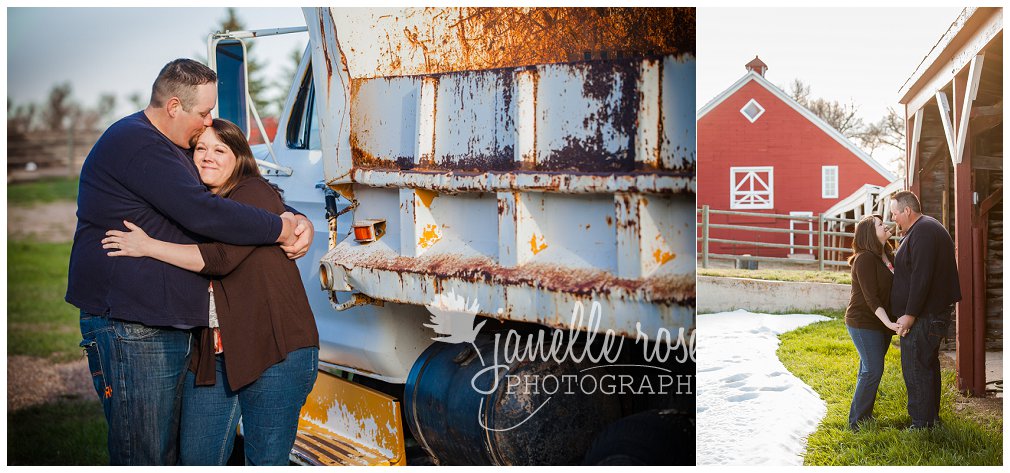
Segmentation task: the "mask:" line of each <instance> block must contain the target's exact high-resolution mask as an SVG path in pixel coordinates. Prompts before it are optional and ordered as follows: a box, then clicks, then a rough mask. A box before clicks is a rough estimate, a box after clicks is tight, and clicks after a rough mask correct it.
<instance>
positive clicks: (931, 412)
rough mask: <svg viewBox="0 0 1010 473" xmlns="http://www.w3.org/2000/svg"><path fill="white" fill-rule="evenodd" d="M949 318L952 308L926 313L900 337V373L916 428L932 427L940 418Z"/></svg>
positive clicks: (909, 414) (913, 424) (909, 411)
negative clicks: (943, 354) (942, 349)
mask: <svg viewBox="0 0 1010 473" xmlns="http://www.w3.org/2000/svg"><path fill="white" fill-rule="evenodd" d="M949 317H950V310H949V309H948V310H947V311H945V312H944V311H942V312H939V313H935V314H924V315H923V316H921V317H918V318H916V320H915V323H914V324H913V325H912V328H911V329H909V331H908V333H907V334H905V336H904V337H901V374H902V375H903V376H904V378H905V387H906V388H907V390H908V416H909V417H911V418H912V427H914V428H923V427H932V426H933V425H934V424H936V423H937V422H938V421H939V420H940V343H941V342H942V341H943V337H945V336H947V326H948V324H950V321H949Z"/></svg>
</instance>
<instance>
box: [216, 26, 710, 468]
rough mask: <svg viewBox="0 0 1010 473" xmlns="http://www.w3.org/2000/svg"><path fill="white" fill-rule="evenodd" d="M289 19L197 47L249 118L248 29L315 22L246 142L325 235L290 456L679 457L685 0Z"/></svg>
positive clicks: (224, 105) (316, 249)
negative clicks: (303, 395)
mask: <svg viewBox="0 0 1010 473" xmlns="http://www.w3.org/2000/svg"><path fill="white" fill-rule="evenodd" d="M303 12H304V15H305V25H304V26H298V27H293V28H282V29H277V30H259V31H246V32H225V33H220V34H215V35H212V36H211V37H210V38H209V41H208V43H209V44H208V48H209V59H210V62H211V65H212V67H214V68H215V69H216V70H217V71H218V74H219V104H218V107H217V108H216V110H217V111H218V112H217V113H218V114H219V115H220V116H221V117H223V118H227V119H230V120H232V121H234V122H236V123H238V124H239V125H240V126H241V127H243V128H245V129H246V130H247V131H248V130H249V129H250V128H253V127H257V128H260V129H262V122H261V120H260V118H259V115H258V113H257V111H256V110H255V108H254V107H252V106H251V105H250V102H251V100H250V99H249V95H248V93H247V79H246V72H247V71H246V62H245V54H246V45H247V43H248V42H249V41H254V40H260V39H259V38H262V37H265V36H270V35H274V34H281V33H291V32H296V33H297V34H306V33H307V35H308V39H309V43H308V46H307V48H306V51H305V54H304V56H303V59H302V60H301V64H300V66H299V67H298V70H297V73H296V76H295V78H294V81H293V85H292V88H291V90H290V93H289V95H288V98H287V101H286V104H285V107H284V110H283V112H282V114H281V116H280V117H279V124H278V125H279V126H278V129H277V132H276V136H274V137H273V138H272V140H271V142H270V143H268V144H266V145H260V146H257V147H254V152H255V153H256V155H257V158H258V160H259V163H260V165H261V169H262V171H263V173H264V175H265V176H266V177H267V178H268V179H269V180H270V181H271V182H273V183H275V184H276V185H278V186H279V187H280V188H282V189H283V190H284V198H285V199H286V201H287V202H288V204H289V205H291V206H292V207H295V208H297V209H298V210H300V211H301V212H303V213H304V214H306V215H307V216H308V217H309V218H310V219H311V220H312V221H313V223H314V225H315V231H316V236H315V240H314V242H313V246H312V248H311V250H310V251H309V253H308V254H307V255H306V256H305V257H303V258H301V259H300V260H299V261H298V266H299V269H300V271H301V274H302V278H303V281H304V284H305V289H306V292H307V293H308V295H309V299H310V301H311V303H312V309H313V311H314V314H315V317H316V320H317V323H318V328H319V334H320V345H321V346H320V353H319V358H320V373H319V379H318V381H317V382H316V385H315V388H314V390H313V392H312V394H311V395H310V396H309V399H308V401H307V403H306V405H305V407H304V409H303V411H302V418H301V422H300V425H299V435H298V439H297V441H296V443H295V446H294V448H293V450H292V453H291V458H292V461H294V462H296V463H302V464H322V465H340V464H344V465H381V464H388V465H404V464H466V465H522V464H538V465H548V464H599V463H608V462H618V461H631V462H638V463H642V464H693V463H694V450H695V447H694V405H695V404H694V381H693V376H694V371H695V364H694V358H693V357H694V352H693V339H694V327H695V326H694V316H695V244H694V238H695V237H694V235H695V217H694V213H695V210H694V207H695V187H696V180H695V156H696V152H695V60H694V10H693V9H690V8H677V9H674V8H377V9H342V8H306V9H304V10H303ZM264 135H265V133H264ZM657 449H658V450H657ZM657 451H658V452H659V454H658V455H657Z"/></svg>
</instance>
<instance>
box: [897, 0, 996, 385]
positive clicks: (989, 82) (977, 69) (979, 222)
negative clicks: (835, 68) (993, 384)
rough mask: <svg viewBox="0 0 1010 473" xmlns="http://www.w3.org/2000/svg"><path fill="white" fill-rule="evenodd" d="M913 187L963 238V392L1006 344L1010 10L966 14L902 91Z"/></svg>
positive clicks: (927, 209)
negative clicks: (1008, 41)
mask: <svg viewBox="0 0 1010 473" xmlns="http://www.w3.org/2000/svg"><path fill="white" fill-rule="evenodd" d="M899 94H900V97H901V98H900V99H899V102H900V103H901V104H902V105H904V107H905V109H904V110H905V120H906V145H907V146H906V149H907V150H908V153H907V158H906V159H907V161H906V164H907V167H906V169H907V170H908V174H907V176H905V179H906V185H907V187H908V188H909V189H911V190H912V191H913V192H915V193H916V194H917V195H918V196H919V198H920V200H921V202H922V207H923V213H925V214H926V215H931V216H934V217H936V218H937V219H938V220H940V221H941V222H943V224H944V225H945V226H946V227H947V229H948V230H949V231H950V232H951V234H952V235H953V237H954V243H955V245H956V248H957V266H958V274H959V277H960V283H961V294H962V300H961V302H960V303H958V304H957V309H956V321H957V324H956V345H957V378H958V387H959V388H960V389H961V390H963V391H967V392H968V393H970V394H971V395H984V393H985V387H986V381H985V350H986V349H1002V344H1003V289H1002V288H1003V9H1002V8H966V9H964V10H963V11H962V12H961V14H960V15H959V16H958V18H957V19H956V20H955V21H954V22H953V24H952V25H951V26H950V28H949V29H948V30H947V32H946V33H945V34H944V35H943V37H941V38H940V40H939V42H937V43H936V45H934V46H933V48H932V50H931V51H930V52H929V54H928V55H927V56H926V57H925V58H924V59H923V61H922V62H921V63H920V64H919V66H918V68H916V70H915V72H914V73H913V74H912V75H911V77H909V78H908V80H907V81H906V82H905V84H904V85H903V86H902V87H901V91H900V93H899Z"/></svg>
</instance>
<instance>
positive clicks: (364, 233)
mask: <svg viewBox="0 0 1010 473" xmlns="http://www.w3.org/2000/svg"><path fill="white" fill-rule="evenodd" d="M354 239H355V240H358V241H372V240H375V233H374V232H373V231H372V226H371V225H369V226H365V227H354Z"/></svg>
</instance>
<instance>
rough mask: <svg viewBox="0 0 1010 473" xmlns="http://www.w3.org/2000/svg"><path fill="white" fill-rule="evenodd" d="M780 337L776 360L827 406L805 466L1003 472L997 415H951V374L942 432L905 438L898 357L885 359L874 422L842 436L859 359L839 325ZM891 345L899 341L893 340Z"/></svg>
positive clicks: (894, 351)
mask: <svg viewBox="0 0 1010 473" xmlns="http://www.w3.org/2000/svg"><path fill="white" fill-rule="evenodd" d="M840 314H841V313H840V312H829V313H825V315H829V316H831V317H832V318H833V320H830V321H825V322H819V323H816V324H811V325H808V326H806V327H803V328H800V329H797V330H794V331H791V332H788V333H785V334H783V335H782V337H781V341H782V344H781V346H780V347H779V349H778V356H779V358H780V359H781V360H782V363H783V364H784V365H785V366H786V368H788V369H789V371H791V372H792V373H793V374H795V375H796V376H797V377H799V378H800V379H801V380H803V382H805V383H807V384H808V385H810V386H811V387H812V388H813V389H814V390H815V391H817V393H818V394H819V395H820V396H821V398H822V399H824V401H825V402H826V403H827V408H828V411H827V415H826V416H825V417H824V420H822V421H821V423H820V425H819V426H818V427H817V431H815V432H814V433H813V434H811V435H810V437H809V438H808V440H807V453H806V456H805V457H804V464H806V465H1001V464H1002V463H1003V419H1002V417H1000V416H999V415H998V414H995V415H993V414H989V415H978V414H973V413H970V410H969V411H965V412H961V413H956V412H955V411H954V401H955V400H956V399H957V397H958V394H957V392H956V391H955V389H954V387H953V386H954V384H953V383H954V373H953V372H952V371H950V370H944V371H943V395H942V400H941V407H940V418H941V421H942V424H941V425H940V426H939V427H937V428H935V429H933V430H929V431H918V432H906V431H904V430H903V429H904V428H905V427H907V426H908V425H909V424H910V420H909V418H908V413H907V411H906V409H905V402H906V400H907V396H906V391H905V384H904V382H903V381H902V377H901V357H900V351H899V350H898V348H897V347H895V346H893V345H892V347H891V349H890V350H888V352H887V357H886V358H885V368H884V378H883V380H882V381H881V384H880V388H879V391H878V393H877V401H876V405H875V406H874V416H875V417H876V420H875V421H871V422H870V423H867V424H864V426H863V428H862V429H861V430H860V431H859V432H852V431H851V430H848V428H847V424H848V422H847V419H848V411H849V405H850V402H851V400H852V393H853V391H854V390H855V384H856V370H857V367H858V364H859V355H858V354H857V353H856V349H855V347H854V346H853V345H852V341H851V339H850V338H849V335H848V332H847V330H846V329H845V323H844V321H843V320H841V318H840V317H839V315H840ZM895 340H897V338H896V337H895Z"/></svg>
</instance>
